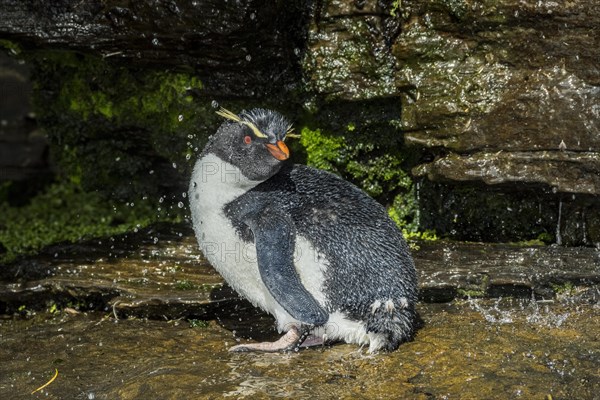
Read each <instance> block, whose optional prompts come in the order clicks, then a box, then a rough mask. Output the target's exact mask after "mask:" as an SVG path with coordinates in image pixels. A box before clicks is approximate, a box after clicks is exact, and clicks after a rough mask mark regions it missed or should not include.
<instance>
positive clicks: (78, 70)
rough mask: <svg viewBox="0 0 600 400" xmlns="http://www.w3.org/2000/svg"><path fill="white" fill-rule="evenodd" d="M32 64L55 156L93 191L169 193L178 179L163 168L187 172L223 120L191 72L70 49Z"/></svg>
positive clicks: (128, 195) (135, 195)
mask: <svg viewBox="0 0 600 400" xmlns="http://www.w3.org/2000/svg"><path fill="white" fill-rule="evenodd" d="M32 63H33V64H34V65H35V66H36V67H35V68H34V73H33V80H34V86H35V89H36V90H35V98H34V100H35V101H34V103H35V106H36V112H37V113H38V115H39V120H40V123H41V125H42V126H44V128H45V130H46V131H47V133H48V136H49V139H50V141H51V145H52V152H53V154H54V157H55V159H56V160H57V162H58V164H59V166H60V167H61V171H62V173H63V175H64V176H65V177H67V178H68V179H71V180H73V181H75V182H80V183H81V184H82V185H83V186H84V188H85V189H86V190H99V191H101V192H103V193H104V194H107V195H110V196H112V197H117V198H120V199H128V200H139V198H140V197H141V195H146V196H149V197H151V198H154V197H160V196H162V195H163V192H164V187H165V186H167V187H168V186H172V181H173V179H174V177H172V176H165V175H164V174H162V175H161V174H159V173H158V171H163V172H164V171H165V169H166V168H165V166H171V165H174V166H175V168H174V169H176V171H172V172H173V175H175V174H177V175H186V174H187V173H188V172H189V171H190V170H191V167H192V165H191V164H192V162H193V161H194V160H191V159H192V153H194V152H195V150H197V149H198V148H199V147H201V146H202V145H203V143H204V141H205V140H206V138H208V136H209V133H211V130H212V129H214V126H215V125H216V124H217V122H216V120H217V118H218V117H217V116H216V115H214V110H213V108H212V106H211V104H210V103H209V102H208V101H207V100H205V101H202V102H201V101H196V100H195V99H196V97H194V96H195V95H196V94H197V93H200V92H201V91H202V87H203V86H202V83H201V81H200V80H199V79H198V78H197V77H196V76H194V75H193V74H190V73H188V72H183V71H169V70H160V71H158V70H152V69H130V68H126V67H125V66H123V65H120V64H111V63H110V62H109V61H107V60H104V59H100V58H96V57H92V56H87V55H81V54H76V53H65V52H60V53H44V54H43V56H38V57H37V58H34V59H33V60H32ZM167 171H168V169H167ZM155 172H156V173H155Z"/></svg>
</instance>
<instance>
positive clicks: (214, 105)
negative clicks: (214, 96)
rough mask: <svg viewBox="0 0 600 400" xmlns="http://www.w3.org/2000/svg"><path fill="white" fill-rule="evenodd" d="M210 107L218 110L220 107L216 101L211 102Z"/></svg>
mask: <svg viewBox="0 0 600 400" xmlns="http://www.w3.org/2000/svg"><path fill="white" fill-rule="evenodd" d="M210 105H211V106H212V108H217V107H219V102H218V101H216V100H213V101H211V102H210Z"/></svg>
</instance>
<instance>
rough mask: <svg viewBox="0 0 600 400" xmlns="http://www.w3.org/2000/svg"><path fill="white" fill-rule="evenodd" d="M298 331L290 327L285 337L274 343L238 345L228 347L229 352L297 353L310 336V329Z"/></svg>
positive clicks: (305, 328)
mask: <svg viewBox="0 0 600 400" xmlns="http://www.w3.org/2000/svg"><path fill="white" fill-rule="evenodd" d="M301 329H302V330H301V331H300V330H299V329H298V328H296V327H292V329H290V330H289V331H288V332H287V333H286V334H285V335H283V336H282V337H280V338H279V339H278V340H277V341H275V342H261V343H246V344H238V345H236V346H233V347H230V348H229V351H231V352H235V353H245V352H251V351H257V352H263V353H276V352H282V353H289V352H297V351H299V350H300V346H301V345H302V343H303V342H304V341H305V340H306V338H307V337H308V336H309V335H310V329H309V328H308V327H302V328H301Z"/></svg>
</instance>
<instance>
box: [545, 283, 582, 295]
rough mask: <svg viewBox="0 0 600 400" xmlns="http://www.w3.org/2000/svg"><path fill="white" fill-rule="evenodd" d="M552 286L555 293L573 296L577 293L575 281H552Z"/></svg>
mask: <svg viewBox="0 0 600 400" xmlns="http://www.w3.org/2000/svg"><path fill="white" fill-rule="evenodd" d="M550 287H551V288H552V290H554V293H556V294H558V295H563V296H572V295H573V294H575V293H576V287H575V285H574V284H573V282H569V281H567V282H562V283H551V284H550Z"/></svg>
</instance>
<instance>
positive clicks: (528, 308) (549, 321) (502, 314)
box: [468, 296, 569, 328]
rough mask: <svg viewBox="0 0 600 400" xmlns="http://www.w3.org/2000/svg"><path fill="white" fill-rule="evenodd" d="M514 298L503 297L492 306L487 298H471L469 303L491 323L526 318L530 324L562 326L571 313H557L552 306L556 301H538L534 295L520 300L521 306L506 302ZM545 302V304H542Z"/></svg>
mask: <svg viewBox="0 0 600 400" xmlns="http://www.w3.org/2000/svg"><path fill="white" fill-rule="evenodd" d="M507 301H509V302H511V303H512V301H514V300H513V299H504V300H503V299H502V298H501V297H500V298H498V299H497V300H495V301H494V303H493V304H492V305H491V306H490V305H487V304H488V303H487V302H485V300H483V301H482V300H481V299H469V300H468V304H469V306H470V307H471V309H473V310H475V311H477V312H479V313H480V314H481V315H482V316H483V318H485V320H486V321H487V322H489V323H491V324H498V325H502V324H512V323H515V322H516V321H517V320H519V319H520V320H523V319H524V320H525V321H526V322H527V323H528V324H531V325H539V326H545V327H553V328H558V327H560V326H561V325H562V324H563V323H564V322H565V321H566V320H567V318H568V317H569V313H568V312H565V313H557V312H555V311H553V310H552V309H551V307H550V305H551V304H553V303H554V301H552V300H550V301H537V300H536V299H535V298H534V297H533V296H532V298H531V299H530V300H518V301H519V302H520V306H519V307H513V306H512V305H511V304H506V302H507ZM542 304H543V306H542Z"/></svg>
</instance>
